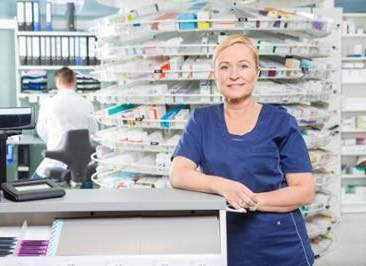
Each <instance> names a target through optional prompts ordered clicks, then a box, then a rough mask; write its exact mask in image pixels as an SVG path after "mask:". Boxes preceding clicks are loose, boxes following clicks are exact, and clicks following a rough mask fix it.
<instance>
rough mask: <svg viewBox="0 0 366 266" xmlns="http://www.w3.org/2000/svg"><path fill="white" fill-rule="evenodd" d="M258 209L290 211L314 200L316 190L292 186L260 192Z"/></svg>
mask: <svg viewBox="0 0 366 266" xmlns="http://www.w3.org/2000/svg"><path fill="white" fill-rule="evenodd" d="M257 195H258V205H257V210H259V211H266V212H288V211H292V210H295V209H297V208H299V207H301V206H303V205H307V204H310V203H311V202H312V200H313V196H314V190H313V189H309V188H308V189H306V188H303V187H300V186H290V187H285V188H281V189H278V190H275V191H270V192H262V193H258V194H257Z"/></svg>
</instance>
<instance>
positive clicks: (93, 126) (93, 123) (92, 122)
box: [89, 104, 98, 135]
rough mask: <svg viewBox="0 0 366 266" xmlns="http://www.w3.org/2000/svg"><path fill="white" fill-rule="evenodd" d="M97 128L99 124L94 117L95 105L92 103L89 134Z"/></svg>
mask: <svg viewBox="0 0 366 266" xmlns="http://www.w3.org/2000/svg"><path fill="white" fill-rule="evenodd" d="M97 130H98V124H97V121H96V119H95V117H94V108H93V105H92V104H90V106H89V134H90V135H91V134H93V133H94V132H95V131H97Z"/></svg>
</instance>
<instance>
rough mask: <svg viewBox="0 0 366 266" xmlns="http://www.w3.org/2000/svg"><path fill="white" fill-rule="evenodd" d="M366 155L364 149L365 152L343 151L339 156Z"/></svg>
mask: <svg viewBox="0 0 366 266" xmlns="http://www.w3.org/2000/svg"><path fill="white" fill-rule="evenodd" d="M360 155H362V156H366V151H365V152H343V151H342V154H341V156H360Z"/></svg>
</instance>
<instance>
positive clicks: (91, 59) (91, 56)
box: [87, 36, 96, 65]
mask: <svg viewBox="0 0 366 266" xmlns="http://www.w3.org/2000/svg"><path fill="white" fill-rule="evenodd" d="M87 38H88V54H87V58H88V65H95V64H96V58H95V37H94V36H93V37H87Z"/></svg>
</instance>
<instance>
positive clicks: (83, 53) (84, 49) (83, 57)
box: [80, 36, 88, 65]
mask: <svg viewBox="0 0 366 266" xmlns="http://www.w3.org/2000/svg"><path fill="white" fill-rule="evenodd" d="M87 45H88V44H87V37H84V36H82V37H80V62H81V65H87V64H88V58H87V56H88V46H87Z"/></svg>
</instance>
